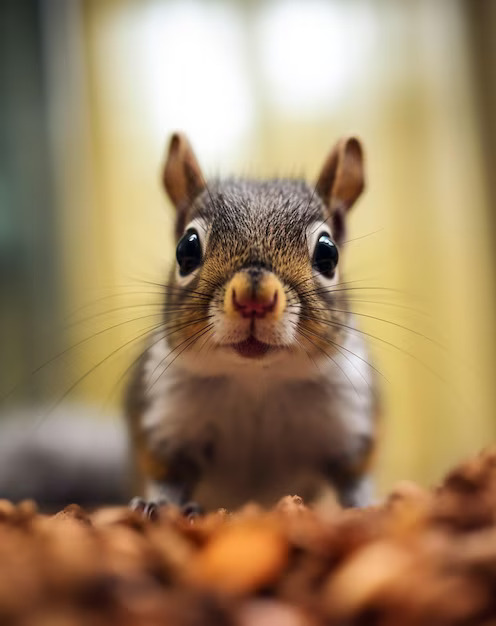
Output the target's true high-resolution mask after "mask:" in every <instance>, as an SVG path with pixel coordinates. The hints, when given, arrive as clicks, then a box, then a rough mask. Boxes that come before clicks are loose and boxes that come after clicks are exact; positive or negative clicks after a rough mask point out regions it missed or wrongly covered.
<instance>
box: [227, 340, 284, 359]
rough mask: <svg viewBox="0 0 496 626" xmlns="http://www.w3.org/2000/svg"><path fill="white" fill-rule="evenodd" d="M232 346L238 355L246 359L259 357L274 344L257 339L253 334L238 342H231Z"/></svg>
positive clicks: (272, 347)
mask: <svg viewBox="0 0 496 626" xmlns="http://www.w3.org/2000/svg"><path fill="white" fill-rule="evenodd" d="M232 347H233V348H234V350H236V352H237V353H238V354H239V355H240V356H242V357H245V358H247V359H260V358H262V357H263V356H264V355H265V354H267V352H268V351H269V350H271V349H274V346H270V345H269V344H268V343H263V342H262V341H258V339H256V338H255V337H254V336H253V335H250V336H249V337H248V338H247V339H245V340H244V341H241V342H240V343H233V344H232Z"/></svg>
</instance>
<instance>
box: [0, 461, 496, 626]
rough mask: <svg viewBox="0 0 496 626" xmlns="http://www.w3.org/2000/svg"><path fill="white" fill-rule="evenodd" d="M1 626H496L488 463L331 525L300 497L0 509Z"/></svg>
mask: <svg viewBox="0 0 496 626" xmlns="http://www.w3.org/2000/svg"><path fill="white" fill-rule="evenodd" d="M0 624H2V626H3V625H5V626H18V625H19V626H21V625H22V626H66V625H67V626H69V625H70V626H79V625H85V626H86V625H88V626H90V625H91V626H99V625H104V624H105V625H106V624H116V625H119V626H138V625H140V626H141V625H143V626H144V625H146V626H154V625H157V626H158V625H160V624H167V625H170V626H176V625H177V626H197V625H199V624H205V625H209V624H212V625H216V626H231V625H232V626H317V625H320V624H326V625H328V626H329V625H333V624H336V626H337V625H344V624H346V625H351V624H360V625H362V624H363V625H365V624H374V625H386V626H390V625H391V626H393V625H395V626H396V625H399V624H401V625H402V626H410V625H412V626H413V625H416V624H422V625H425V624H429V625H431V624H435V625H436V626H444V625H451V624H460V625H462V624H463V625H466V624H483V625H485V626H489V625H490V624H496V450H492V451H487V452H483V453H482V454H481V455H479V456H478V457H477V458H475V459H474V460H472V461H470V462H468V463H466V464H464V465H462V466H461V467H459V468H457V469H455V470H454V471H453V472H451V473H450V474H449V475H448V476H447V478H446V479H445V481H444V483H443V484H442V485H441V486H440V487H438V488H437V489H435V490H433V491H426V490H423V489H421V488H419V487H417V486H415V485H413V484H409V483H408V484H407V483H404V484H401V485H398V487H397V489H396V490H395V491H394V492H393V493H392V494H391V495H390V496H389V498H388V499H387V500H386V501H385V502H384V503H382V504H381V505H378V506H375V507H371V508H368V509H362V510H356V509H355V510H350V509H348V510H342V509H339V508H336V509H335V510H332V511H331V512H330V513H329V514H328V515H323V514H322V513H317V512H316V511H314V510H312V509H310V508H307V507H306V506H305V505H304V504H303V503H302V502H301V500H300V499H299V498H297V497H287V498H284V499H283V500H282V501H281V502H280V503H279V504H278V505H277V506H276V507H275V508H274V509H273V510H272V511H269V512H267V511H263V510H261V509H259V508H258V507H256V506H254V505H247V506H246V507H245V508H243V509H242V510H240V511H237V512H236V513H233V514H229V513H227V512H226V511H219V512H216V513H211V514H207V515H204V516H199V517H196V518H194V519H187V518H185V517H183V516H181V515H180V513H179V512H178V511H177V510H175V509H173V508H167V509H162V510H161V512H160V515H159V519H156V520H146V519H144V518H143V516H142V515H140V514H139V513H137V512H134V511H131V510H129V509H128V508H109V509H100V510H98V511H96V512H94V513H91V514H88V513H86V512H84V511H83V510H81V509H80V508H79V507H77V506H76V505H73V506H71V507H68V508H66V509H65V510H63V511H61V512H60V513H58V514H56V515H53V516H48V515H41V514H39V513H37V512H36V509H35V506H34V505H33V504H32V503H30V502H24V503H21V504H19V505H17V506H14V505H13V504H11V503H9V502H7V501H0Z"/></svg>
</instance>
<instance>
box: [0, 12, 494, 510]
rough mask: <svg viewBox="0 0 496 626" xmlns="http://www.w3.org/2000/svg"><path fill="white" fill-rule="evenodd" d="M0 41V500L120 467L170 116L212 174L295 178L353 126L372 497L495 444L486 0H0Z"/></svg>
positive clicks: (165, 244) (157, 296) (353, 226)
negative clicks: (369, 377)
mask: <svg viewBox="0 0 496 626" xmlns="http://www.w3.org/2000/svg"><path fill="white" fill-rule="evenodd" d="M0 47H1V54H0V136H1V142H0V393H1V394H2V402H1V410H0V496H1V495H12V494H13V495H12V497H17V496H19V494H20V493H21V491H22V489H23V488H24V492H25V493H24V492H22V495H30V493H32V492H33V491H35V488H34V487H33V482H32V480H34V478H33V475H37V476H39V475H40V474H43V472H44V471H45V470H44V469H43V468H46V467H48V466H49V467H50V469H49V470H48V469H47V470H46V472H47V476H50V477H53V476H57V475H59V482H60V478H61V477H60V474H61V473H62V474H65V473H66V472H65V470H63V468H64V467H65V465H63V464H62V460H61V459H63V455H64V454H65V456H66V457H67V458H70V460H71V461H72V462H73V466H74V468H75V469H74V474H75V475H76V476H77V477H78V478H79V479H81V480H82V478H84V480H82V483H83V482H84V481H86V482H85V483H84V484H82V487H81V488H82V489H83V491H84V488H85V485H87V482H88V480H90V478H89V477H90V476H92V475H91V472H92V471H93V472H94V474H95V478H91V480H94V482H96V483H102V484H103V479H102V478H101V477H102V473H101V472H100V469H101V468H102V467H103V466H104V464H105V463H107V466H108V467H107V469H106V472H107V474H106V475H110V474H111V471H115V475H114V476H113V478H112V479H111V480H110V483H112V480H113V481H114V482H113V483H112V484H110V483H109V492H108V493H109V494H110V493H112V489H113V488H114V487H115V485H116V484H117V483H118V482H119V476H120V474H119V472H118V471H116V467H117V463H118V459H119V458H121V456H122V455H123V454H124V451H125V440H124V438H123V436H122V428H121V426H122V424H121V422H120V421H119V417H120V397H121V390H122V386H123V383H124V381H125V378H126V375H127V373H128V371H129V367H130V364H132V362H133V360H134V359H135V358H136V357H137V355H138V354H139V351H140V346H141V342H142V341H143V338H144V336H145V334H146V332H147V330H148V329H149V328H151V327H152V326H153V325H154V324H156V323H157V321H158V319H159V305H160V302H161V298H162V294H161V291H160V282H161V281H163V280H164V279H165V276H166V271H167V269H168V266H169V263H170V261H171V258H172V255H173V245H174V244H173V239H172V224H173V212H172V207H171V206H170V204H169V203H168V201H167V199H166V198H165V196H164V193H163V192H162V189H161V188H160V184H159V174H160V167H161V163H162V161H163V157H164V150H165V146H166V142H167V139H168V136H169V135H170V133H171V132H172V131H173V130H176V129H180V130H184V131H185V132H187V134H188V135H189V137H190V140H191V141H192V143H193V146H194V148H195V151H196V153H197V155H198V157H199V160H200V162H201V163H202V165H203V168H204V171H205V172H206V174H207V175H212V176H217V175H219V174H220V175H223V174H238V175H250V176H274V175H298V176H301V175H303V176H306V177H308V178H309V180H313V179H315V177H316V175H317V174H318V171H319V168H320V166H321V165H322V163H323V161H324V159H325V157H326V155H327V152H328V151H329V150H330V148H331V147H332V145H333V143H334V142H335V141H336V139H337V138H338V137H339V136H341V135H343V134H346V133H356V134H358V135H359V136H360V137H361V138H362V140H363V142H364V144H365V148H366V156H367V179H368V185H367V191H366V193H365V194H364V196H363V197H362V199H361V200H360V201H359V203H358V204H357V206H356V207H355V208H354V209H353V212H352V215H351V217H350V228H349V242H348V244H347V250H346V253H345V259H344V267H345V272H346V278H347V279H348V280H353V281H356V283H355V284H356V287H357V289H356V291H355V293H354V295H353V296H352V308H353V309H354V310H355V311H356V312H357V314H358V316H359V317H358V319H359V320H360V323H361V326H362V328H363V329H364V330H365V331H366V332H367V333H368V335H369V336H368V339H369V344H370V349H371V352H372V354H373V356H374V359H375V362H376V364H377V367H378V368H379V369H380V371H381V372H382V373H383V378H382V379H381V381H380V382H381V386H382V391H383V398H384V410H383V416H382V426H381V430H382V433H381V439H380V448H379V454H378V459H377V470H376V474H377V478H378V484H379V489H380V491H381V492H382V493H383V492H385V491H386V490H387V489H388V488H389V487H390V486H391V485H392V484H393V483H394V482H395V481H396V480H398V479H402V478H409V479H413V480H416V481H419V482H420V483H422V484H426V485H427V484H432V483H435V482H436V481H438V480H439V479H440V478H441V476H442V474H443V472H444V471H445V470H446V469H447V468H448V467H449V466H450V465H452V464H453V463H455V462H457V461H458V460H460V459H462V458H463V457H466V456H467V455H470V454H472V453H474V452H475V451H476V450H478V449H479V448H481V447H482V446H485V445H489V444H491V443H492V442H493V441H494V440H495V439H496V436H495V435H496V411H495V407H496V385H495V383H494V381H495V375H494V374H495V371H496V369H495V366H496V349H495V348H496V336H495V335H496V333H495V325H496V322H495V320H496V299H495V286H496V280H495V270H496V241H495V238H496V215H495V200H496V177H495V173H494V167H495V164H496V113H495V111H496V3H494V2H487V1H484V0H438V1H437V2H432V1H430V0H417V1H413V0H412V1H411V2H396V1H394V0H300V1H297V0H273V1H270V0H269V1H265V2H262V1H257V0H230V1H227V0H224V1H222V0H185V1H179V0H139V1H138V0H39V1H37V2H36V1H34V0H33V1H25V0H2V2H1V3H0ZM88 420H89V421H91V423H92V426H91V427H88V424H87V422H88ZM95 422H97V423H98V429H99V430H98V432H99V433H100V435H99V436H98V437H97V438H95V434H94V433H95V432H97V431H95V430H93V425H94V424H95ZM21 451H22V452H21ZM91 455H93V456H91ZM67 458H66V460H67ZM114 461H115V463H114ZM64 462H65V461H64ZM97 470H98V471H97ZM50 472H52V473H50ZM99 476H100V478H98V477H99ZM63 478H65V476H63ZM29 479H32V480H31V482H30V480H29ZM40 480H41V479H40ZM44 480H45V481H49V482H50V480H51V478H50V479H49V478H46V479H45V478H44ZM51 482H52V483H53V482H56V481H54V480H51ZM44 484H45V483H44ZM23 486H24V487H23ZM61 489H62V487H61ZM67 489H68V493H65V494H62V495H61V496H60V497H61V499H62V500H63V498H64V497H67V498H69V499H70V500H78V499H82V497H83V496H82V495H80V494H79V492H78V491H77V489H76V488H75V487H74V485H72V486H71V487H68V488H67ZM59 495H60V494H59ZM107 497H110V496H108V494H107V495H102V498H103V499H105V498H107Z"/></svg>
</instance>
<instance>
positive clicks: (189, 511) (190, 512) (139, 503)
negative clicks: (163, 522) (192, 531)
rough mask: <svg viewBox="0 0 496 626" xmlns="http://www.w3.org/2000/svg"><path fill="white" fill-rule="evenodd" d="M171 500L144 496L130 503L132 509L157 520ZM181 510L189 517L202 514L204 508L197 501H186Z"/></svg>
mask: <svg viewBox="0 0 496 626" xmlns="http://www.w3.org/2000/svg"><path fill="white" fill-rule="evenodd" d="M170 504H171V502H170V500H168V499H167V498H159V499H157V500H144V499H143V498H140V497H136V498H133V499H132V500H131V502H130V503H129V508H130V509H131V510H132V511H137V512H138V513H141V514H142V515H143V517H145V518H146V519H149V520H152V521H154V520H157V519H158V517H159V510H160V509H161V508H162V507H165V506H169V505H170ZM180 511H181V513H182V515H184V517H187V518H189V519H191V518H193V517H197V516H198V515H202V513H203V512H204V511H203V508H202V507H201V506H200V505H199V504H198V503H197V502H192V501H190V502H186V504H183V505H182V506H181V507H180Z"/></svg>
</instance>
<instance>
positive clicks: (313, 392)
mask: <svg viewBox="0 0 496 626" xmlns="http://www.w3.org/2000/svg"><path fill="white" fill-rule="evenodd" d="M167 350H168V348H167V345H166V344H165V343H158V344H156V345H155V346H154V347H153V348H151V349H150V350H149V351H148V354H147V359H146V360H145V362H144V364H143V371H142V376H143V382H144V385H143V389H144V390H146V391H144V393H145V400H146V402H145V406H146V408H145V410H144V412H143V413H142V415H141V418H140V424H139V428H140V430H141V433H142V436H143V437H144V439H145V441H146V445H147V446H148V447H149V448H150V449H152V450H154V451H155V453H156V454H158V455H160V454H162V453H163V454H164V456H168V455H169V454H170V452H171V449H172V450H185V451H186V452H187V453H188V454H191V455H192V456H194V457H196V459H197V461H198V463H200V464H202V466H203V471H202V480H201V482H200V484H199V485H198V487H197V490H196V491H195V494H194V495H195V498H197V499H198V500H199V501H200V502H202V503H205V504H206V506H207V507H208V508H215V507H219V506H223V507H235V506H238V505H239V504H242V503H243V502H246V501H247V500H250V499H255V500H257V501H258V502H261V503H266V504H270V503H272V502H273V501H274V500H277V499H278V498H279V497H281V496H282V495H285V494H287V493H298V494H300V495H302V496H304V497H305V496H306V497H312V496H313V495H315V493H316V490H317V489H318V488H319V487H320V485H321V483H322V478H323V476H322V468H324V467H325V466H326V463H331V462H332V461H333V460H334V459H336V458H339V459H342V458H343V457H346V456H349V458H350V462H353V457H354V455H358V454H359V453H360V448H361V446H363V445H364V442H370V441H371V439H372V438H373V429H374V419H373V417H374V416H373V414H374V411H375V407H374V403H375V398H374V393H373V384H372V375H371V368H370V367H369V366H368V365H367V362H366V358H367V355H366V352H365V347H364V345H363V343H362V341H361V338H360V337H359V336H357V335H356V334H352V333H350V334H349V335H348V338H347V339H346V350H348V351H349V352H346V353H345V352H344V351H343V352H341V353H339V354H337V355H335V357H334V359H333V360H332V361H331V360H326V361H324V362H323V363H321V364H320V366H319V369H318V374H314V375H313V376H302V377H301V378H298V377H296V378H295V377H294V376H291V377H289V378H285V377H284V376H281V375H280V373H279V372H274V371H271V370H270V369H268V370H264V371H263V372H259V373H258V374H255V375H254V374H253V373H250V374H247V375H245V376H244V375H240V373H239V372H235V373H233V375H223V376H215V377H200V376H197V375H194V374H192V373H190V372H188V371H187V370H186V369H182V368H181V367H180V366H176V367H172V366H171V367H170V368H168V369H167V371H166V372H165V373H164V374H163V376H161V377H160V379H159V380H157V381H156V382H155V383H153V385H151V386H149V385H148V386H147V379H148V378H149V377H150V376H152V374H153V372H155V371H156V368H157V367H158V366H159V364H160V362H161V361H162V359H163V357H164V354H166V353H167Z"/></svg>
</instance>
